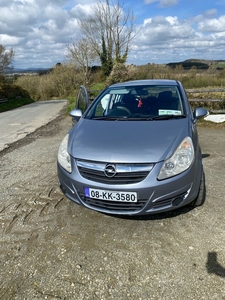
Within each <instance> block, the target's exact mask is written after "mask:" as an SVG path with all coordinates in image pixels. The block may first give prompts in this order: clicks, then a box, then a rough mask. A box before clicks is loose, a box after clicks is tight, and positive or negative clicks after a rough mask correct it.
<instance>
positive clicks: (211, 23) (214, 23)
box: [198, 15, 225, 32]
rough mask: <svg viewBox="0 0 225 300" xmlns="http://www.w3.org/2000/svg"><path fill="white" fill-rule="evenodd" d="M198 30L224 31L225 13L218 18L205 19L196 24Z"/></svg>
mask: <svg viewBox="0 0 225 300" xmlns="http://www.w3.org/2000/svg"><path fill="white" fill-rule="evenodd" d="M198 29H199V31H202V32H224V31H225V15H224V16H221V17H219V18H218V19H215V18H214V19H208V20H207V19H205V20H202V21H201V22H200V23H199V24H198Z"/></svg>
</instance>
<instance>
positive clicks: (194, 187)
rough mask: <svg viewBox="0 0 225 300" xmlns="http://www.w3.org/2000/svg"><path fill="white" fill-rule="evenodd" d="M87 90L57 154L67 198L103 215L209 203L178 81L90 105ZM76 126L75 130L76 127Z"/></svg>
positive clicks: (138, 85)
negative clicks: (206, 201)
mask: <svg viewBox="0 0 225 300" xmlns="http://www.w3.org/2000/svg"><path fill="white" fill-rule="evenodd" d="M88 101H89V99H88V93H87V91H86V89H85V88H84V87H81V90H80V92H79V95H78V99H77V106H76V109H74V110H72V111H71V112H70V115H71V116H72V117H73V121H74V123H75V125H74V126H73V127H72V129H71V130H70V132H69V133H68V134H67V135H66V136H65V138H64V139H63V141H62V143H61V145H60V147H59V151H58V164H57V165H58V179H59V185H60V188H61V190H62V192H63V193H64V194H65V195H66V197H68V198H69V199H71V200H72V201H74V202H76V203H77V204H80V205H83V206H85V207H87V208H90V209H92V210H96V211H99V212H103V213H110V214H118V215H145V214H155V213H159V212H166V211H170V210H174V209H177V208H180V207H182V206H185V205H188V204H189V205H192V206H199V205H202V204H203V203H204V201H205V180H204V172H203V166H202V154H201V149H200V146H199V141H198V134H197V129H196V122H197V120H198V119H199V118H201V117H204V116H206V115H207V113H208V112H207V110H205V109H204V108H196V109H195V110H194V111H192V109H191V107H190V105H189V102H188V99H187V96H186V93H185V90H184V88H183V86H182V85H181V83H180V82H179V81H175V80H137V81H130V82H124V83H118V84H114V85H111V86H109V87H107V88H106V89H105V90H103V91H102V92H101V93H100V94H99V95H98V96H97V97H96V99H95V100H94V101H93V102H92V103H91V105H88ZM75 121H76V122H75Z"/></svg>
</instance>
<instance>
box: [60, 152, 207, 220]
mask: <svg viewBox="0 0 225 300" xmlns="http://www.w3.org/2000/svg"><path fill="white" fill-rule="evenodd" d="M199 163H200V160H199V159H198V157H196V159H195V161H194V164H193V165H192V166H191V168H189V169H188V170H187V171H185V172H184V173H182V174H180V175H177V176H175V177H173V178H169V179H166V180H161V181H159V180H157V175H158V173H159V171H160V168H161V166H162V163H158V164H154V165H152V164H149V165H143V167H144V168H143V169H142V170H141V168H140V167H141V166H140V165H138V168H140V171H139V172H135V167H137V165H135V164H134V165H133V166H134V168H133V169H132V168H131V165H130V164H129V165H128V166H127V168H125V169H126V172H122V173H120V174H117V176H116V174H115V175H113V176H112V173H110V172H111V171H110V172H109V174H107V168H108V167H109V166H110V167H111V166H113V167H114V168H115V169H116V170H117V169H120V168H119V167H120V164H118V165H117V164H111V163H110V164H109V163H107V162H106V163H105V164H102V162H101V163H100V164H98V162H96V161H94V162H92V161H88V162H87V164H85V162H83V161H82V163H81V161H80V160H78V161H76V160H75V159H73V161H72V165H73V172H72V174H68V173H67V172H66V171H65V170H64V169H63V168H61V166H58V177H59V182H60V186H61V188H62V190H63V192H64V193H65V195H66V196H67V197H68V198H69V199H71V200H73V201H75V202H77V203H79V204H81V205H84V206H86V207H88V208H91V209H94V210H97V211H101V212H105V213H111V214H129V215H137V214H150V213H156V212H164V211H169V210H171V209H175V208H177V207H181V206H183V205H185V204H187V203H189V202H191V201H192V200H193V199H194V198H195V197H196V196H197V192H198V186H199V180H200V178H199V176H200V171H201V166H200V168H199ZM99 165H100V166H103V165H104V168H102V169H101V168H99ZM90 166H91V167H90ZM95 166H98V168H96V169H94V167H95ZM123 167H126V164H124V165H123ZM128 169H129V170H130V172H129V171H127V170H128ZM109 170H110V168H109ZM196 170H199V171H197V172H196ZM110 176H111V177H110ZM134 178H135V180H134ZM120 179H121V180H120ZM135 195H136V197H137V199H135ZM92 196H93V197H92ZM96 196H97V197H96ZM132 197H133V198H132Z"/></svg>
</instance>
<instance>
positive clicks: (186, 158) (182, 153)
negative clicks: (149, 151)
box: [158, 137, 194, 180]
mask: <svg viewBox="0 0 225 300" xmlns="http://www.w3.org/2000/svg"><path fill="white" fill-rule="evenodd" d="M193 160H194V147H193V143H192V140H191V138H190V137H186V138H185V139H183V141H182V142H181V143H180V145H179V146H178V148H177V149H176V151H175V152H174V154H173V155H172V156H171V157H170V158H169V159H167V160H165V162H164V164H163V166H162V168H161V170H160V172H159V176H158V179H159V180H162V179H166V178H169V177H172V176H175V175H177V174H180V173H182V172H184V171H185V170H187V169H188V168H189V167H190V165H191V164H192V162H193Z"/></svg>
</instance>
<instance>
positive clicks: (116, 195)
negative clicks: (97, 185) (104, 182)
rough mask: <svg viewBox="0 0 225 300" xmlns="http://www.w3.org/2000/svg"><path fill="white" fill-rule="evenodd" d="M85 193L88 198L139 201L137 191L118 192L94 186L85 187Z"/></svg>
mask: <svg viewBox="0 0 225 300" xmlns="http://www.w3.org/2000/svg"><path fill="white" fill-rule="evenodd" d="M84 194H85V197H87V198H92V199H99V200H107V201H119V202H137V193H136V192H117V191H107V190H98V189H92V188H87V187H85V188H84Z"/></svg>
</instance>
